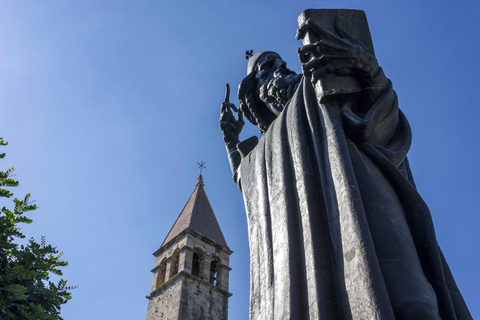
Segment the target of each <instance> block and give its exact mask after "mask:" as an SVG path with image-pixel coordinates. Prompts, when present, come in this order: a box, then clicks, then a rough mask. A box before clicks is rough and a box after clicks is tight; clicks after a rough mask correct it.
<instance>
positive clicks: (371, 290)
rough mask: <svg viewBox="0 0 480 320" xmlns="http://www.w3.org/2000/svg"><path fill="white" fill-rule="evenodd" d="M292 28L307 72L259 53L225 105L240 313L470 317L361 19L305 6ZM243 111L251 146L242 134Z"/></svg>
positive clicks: (394, 102) (407, 133)
mask: <svg viewBox="0 0 480 320" xmlns="http://www.w3.org/2000/svg"><path fill="white" fill-rule="evenodd" d="M362 19H363V20H364V22H362V21H363V20H362ZM352 21H353V22H352ZM299 24H300V26H299V28H298V30H297V38H298V39H302V40H303V41H304V45H303V46H302V47H301V48H299V49H298V54H299V59H300V61H301V62H302V63H303V66H302V71H303V74H301V75H297V74H295V73H294V72H293V71H290V70H289V69H287V68H286V63H285V62H284V61H283V60H282V58H281V57H280V56H279V55H278V54H276V53H274V52H270V51H265V52H259V53H257V54H255V55H253V56H252V57H251V58H250V59H249V62H248V70H247V76H246V78H245V79H244V80H243V81H242V82H241V84H240V85H239V89H238V99H239V101H240V108H239V109H238V110H237V108H236V107H235V106H234V105H233V104H231V103H229V102H228V94H227V96H226V99H225V102H224V103H223V104H222V107H221V116H220V127H221V130H222V133H223V137H224V140H225V145H226V149H227V152H228V158H229V161H230V165H231V169H232V173H233V178H234V180H235V182H236V183H237V185H238V187H239V188H240V190H241V191H242V192H243V195H244V201H245V207H246V212H247V219H248V230H249V242H250V260H251V261H250V266H251V279H250V283H251V292H250V319H262V320H263V319H272V320H274V319H275V320H276V319H422V320H428V319H436V320H438V319H443V320H445V319H471V315H470V313H469V311H468V308H467V306H466V305H465V302H464V300H463V298H462V296H461V294H460V292H459V290H458V288H457V286H456V284H455V281H454V279H453V277H452V274H451V273H450V270H449V268H448V265H447V263H446V261H445V259H444V257H443V254H442V252H441V250H440V248H439V246H438V244H437V241H436V238H435V231H434V227H433V223H432V219H431V215H430V212H429V209H428V207H427V205H426V204H425V202H424V201H423V199H422V198H421V196H420V195H419V194H418V192H417V190H416V188H415V184H414V181H413V177H412V174H411V171H410V168H409V164H408V159H407V156H406V155H407V152H408V149H409V147H410V144H411V131H410V127H409V124H408V122H407V120H406V118H405V116H404V115H403V114H402V112H401V111H400V109H399V108H398V100H397V97H396V94H395V92H394V90H393V88H392V84H391V82H390V81H389V80H388V79H387V78H386V77H385V75H384V73H383V71H382V69H381V68H380V67H379V66H378V63H377V60H376V58H375V56H374V52H373V46H372V45H371V42H370V43H368V42H369V39H370V35H369V31H368V26H367V25H366V18H364V13H363V12H362V11H357V10H323V11H322V10H307V11H305V12H304V13H302V15H301V16H300V17H299ZM359 24H360V27H359V26H358V25H359ZM362 28H363V29H362ZM358 30H360V31H358ZM362 30H363V31H362ZM365 30H366V31H365ZM355 32H357V33H358V32H360V33H361V34H357V35H353V33H355ZM367 33H368V34H367ZM360 39H361V40H362V41H360ZM370 41H371V40H370ZM232 110H234V111H237V114H238V119H237V118H236V117H235V116H234V114H233V112H232ZM243 115H245V117H246V118H247V119H248V120H249V121H250V122H252V123H253V124H256V125H258V127H259V129H260V132H261V133H262V134H263V137H262V138H261V139H260V140H259V141H258V139H257V138H256V137H252V138H250V139H247V140H245V141H239V133H240V132H241V130H242V127H243V124H244V122H243Z"/></svg>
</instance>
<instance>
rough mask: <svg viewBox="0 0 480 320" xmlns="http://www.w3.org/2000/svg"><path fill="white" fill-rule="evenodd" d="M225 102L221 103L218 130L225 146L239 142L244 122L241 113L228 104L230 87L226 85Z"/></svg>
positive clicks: (231, 104)
mask: <svg viewBox="0 0 480 320" xmlns="http://www.w3.org/2000/svg"><path fill="white" fill-rule="evenodd" d="M225 87H226V92H225V101H224V102H223V103H222V107H221V111H220V120H219V122H220V129H221V130H222V134H223V140H224V141H225V143H226V144H228V143H230V142H234V143H237V142H239V135H240V132H241V131H242V128H243V125H244V124H245V121H243V113H242V112H241V111H240V110H238V109H237V107H235V105H234V104H233V103H230V102H229V97H230V86H229V84H228V83H227V84H226V86H225ZM232 109H233V110H234V111H235V112H237V114H238V120H237V119H235V116H234V115H233V112H232Z"/></svg>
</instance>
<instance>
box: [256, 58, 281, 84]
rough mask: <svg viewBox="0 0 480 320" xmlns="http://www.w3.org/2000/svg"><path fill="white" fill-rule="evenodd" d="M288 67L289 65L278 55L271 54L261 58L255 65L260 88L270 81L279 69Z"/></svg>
mask: <svg viewBox="0 0 480 320" xmlns="http://www.w3.org/2000/svg"><path fill="white" fill-rule="evenodd" d="M286 67H287V63H286V62H285V61H283V60H282V58H281V57H280V56H279V55H278V54H276V53H273V52H269V53H266V54H264V55H263V56H261V57H260V59H259V60H258V61H257V63H256V65H255V71H256V75H255V78H256V79H257V81H258V84H259V86H261V85H263V84H264V83H266V82H268V81H270V80H271V79H272V78H273V77H274V73H275V71H276V70H277V69H279V68H286Z"/></svg>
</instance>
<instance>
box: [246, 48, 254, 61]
mask: <svg viewBox="0 0 480 320" xmlns="http://www.w3.org/2000/svg"><path fill="white" fill-rule="evenodd" d="M252 56H253V50H247V51H245V59H247V60H248V59H250V58H251V57H252Z"/></svg>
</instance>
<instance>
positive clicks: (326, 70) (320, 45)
mask: <svg viewBox="0 0 480 320" xmlns="http://www.w3.org/2000/svg"><path fill="white" fill-rule="evenodd" d="M335 29H336V31H337V33H338V34H339V35H340V37H338V36H336V35H335V34H333V33H331V32H330V31H328V30H325V29H324V28H323V27H322V26H320V25H319V24H318V23H317V22H316V21H315V20H313V19H311V18H310V19H308V20H307V21H306V22H305V23H304V24H303V25H301V26H300V27H299V28H298V30H297V36H296V38H297V39H302V38H303V37H304V36H305V33H306V32H307V31H309V32H313V33H314V34H315V35H316V36H317V37H318V39H321V40H320V41H317V42H315V43H313V44H308V45H305V46H303V47H300V48H299V49H298V56H299V58H300V62H302V63H303V64H304V65H303V66H302V70H303V74H304V75H305V76H306V77H311V78H312V81H316V80H317V79H319V78H320V77H322V76H323V75H325V74H337V75H339V76H353V77H356V78H358V79H359V80H360V81H368V80H369V79H371V78H373V77H374V76H376V75H377V73H378V70H379V67H378V63H377V60H376V59H375V57H374V56H373V55H372V54H370V53H369V52H368V50H367V48H366V47H365V45H363V44H362V43H361V42H359V41H358V40H357V39H356V38H355V37H354V36H352V35H350V34H348V33H347V31H346V30H345V28H344V26H343V17H340V18H338V19H337V21H336V23H335Z"/></svg>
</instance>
